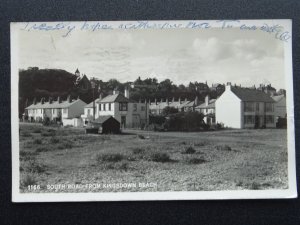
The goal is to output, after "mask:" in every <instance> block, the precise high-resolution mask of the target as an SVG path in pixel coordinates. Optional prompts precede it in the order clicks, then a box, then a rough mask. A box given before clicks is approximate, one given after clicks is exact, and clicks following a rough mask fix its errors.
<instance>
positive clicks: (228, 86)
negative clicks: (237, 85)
mask: <svg viewBox="0 0 300 225" xmlns="http://www.w3.org/2000/svg"><path fill="white" fill-rule="evenodd" d="M225 90H231V82H227V84H226V88H225Z"/></svg>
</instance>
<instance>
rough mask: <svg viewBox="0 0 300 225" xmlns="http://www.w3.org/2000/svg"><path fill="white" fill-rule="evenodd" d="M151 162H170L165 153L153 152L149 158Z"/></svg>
mask: <svg viewBox="0 0 300 225" xmlns="http://www.w3.org/2000/svg"><path fill="white" fill-rule="evenodd" d="M150 159H151V161H154V162H169V161H171V159H170V156H169V155H168V154H167V153H161V152H155V153H152V154H151V156H150Z"/></svg>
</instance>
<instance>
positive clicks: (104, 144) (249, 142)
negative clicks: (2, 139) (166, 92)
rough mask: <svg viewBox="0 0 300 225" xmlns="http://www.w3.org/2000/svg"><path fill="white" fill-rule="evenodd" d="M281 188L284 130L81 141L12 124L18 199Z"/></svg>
mask: <svg viewBox="0 0 300 225" xmlns="http://www.w3.org/2000/svg"><path fill="white" fill-rule="evenodd" d="M287 183H288V180H287V146H286V130H276V129H271V130H268V129H266V130H223V131H211V132H191V133H183V132H161V133H159V132H148V131H128V132H126V134H122V135H92V134H88V135H87V134H84V130H83V129H75V128H51V127H43V126H41V125H36V124H20V188H21V191H22V192H31V191H34V192H55V191H58V192H107V191H111V192H113V191H118V192H119V191H200V190H201V191H214V190H245V189H251V190H260V189H284V188H287V185H288V184H287ZM62 184H64V185H71V186H69V187H72V188H64V187H63V188H61V186H59V185H62ZM90 184H101V185H99V186H89V187H88V185H90ZM134 184H136V185H134ZM28 185H40V186H39V187H40V189H38V190H28ZM47 185H48V186H47ZM49 185H52V186H49ZM55 185H56V186H55ZM74 185H75V186H76V187H75V186H74Z"/></svg>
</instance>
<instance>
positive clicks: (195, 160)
mask: <svg viewBox="0 0 300 225" xmlns="http://www.w3.org/2000/svg"><path fill="white" fill-rule="evenodd" d="M186 162H187V163H188V164H201V163H205V162H206V160H205V159H204V158H190V159H187V160H186Z"/></svg>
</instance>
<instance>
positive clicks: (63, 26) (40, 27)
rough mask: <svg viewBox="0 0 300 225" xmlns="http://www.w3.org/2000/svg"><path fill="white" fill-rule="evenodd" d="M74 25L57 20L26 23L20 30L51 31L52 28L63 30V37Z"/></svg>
mask: <svg viewBox="0 0 300 225" xmlns="http://www.w3.org/2000/svg"><path fill="white" fill-rule="evenodd" d="M75 28H76V26H75V25H71V23H70V22H59V23H56V24H53V25H52V24H47V23H40V24H38V23H29V22H28V23H26V24H25V26H24V27H23V28H21V30H26V31H31V30H42V31H53V30H64V31H65V33H64V34H63V35H62V36H63V37H67V36H68V35H69V34H70V33H71V32H72V31H73V30H74V29H75Z"/></svg>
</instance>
